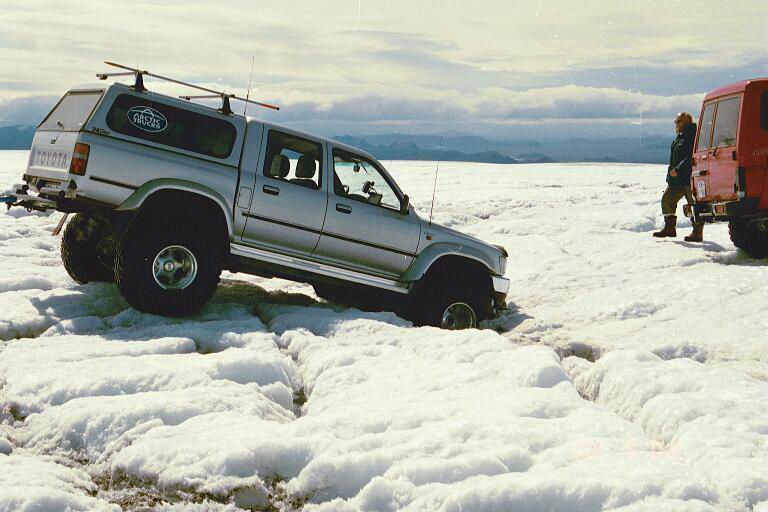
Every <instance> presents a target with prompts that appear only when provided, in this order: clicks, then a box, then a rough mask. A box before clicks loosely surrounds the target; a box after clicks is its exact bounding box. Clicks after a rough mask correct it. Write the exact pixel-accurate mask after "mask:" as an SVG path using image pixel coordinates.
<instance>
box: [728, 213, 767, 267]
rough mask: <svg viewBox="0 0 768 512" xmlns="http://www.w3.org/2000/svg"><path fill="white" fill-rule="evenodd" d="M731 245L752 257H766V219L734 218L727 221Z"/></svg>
mask: <svg viewBox="0 0 768 512" xmlns="http://www.w3.org/2000/svg"><path fill="white" fill-rule="evenodd" d="M728 233H729V234H730V235H731V241H732V242H733V245H735V246H736V247H738V248H739V249H741V250H743V251H744V252H746V253H747V254H748V255H750V256H751V257H753V258H767V257H768V219H734V220H731V221H729V222H728Z"/></svg>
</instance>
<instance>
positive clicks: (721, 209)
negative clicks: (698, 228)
mask: <svg viewBox="0 0 768 512" xmlns="http://www.w3.org/2000/svg"><path fill="white" fill-rule="evenodd" d="M759 205H760V199H759V198H757V197H746V198H744V199H739V200H738V201H720V202H716V201H712V202H697V203H694V204H693V205H685V206H683V213H684V214H685V216H686V217H689V218H693V221H694V222H719V221H728V220H731V219H734V218H738V217H752V216H757V215H764V214H766V213H768V211H766V210H761V209H760V208H759Z"/></svg>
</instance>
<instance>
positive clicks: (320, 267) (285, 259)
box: [230, 243, 409, 294]
mask: <svg viewBox="0 0 768 512" xmlns="http://www.w3.org/2000/svg"><path fill="white" fill-rule="evenodd" d="M230 252H231V253H232V254H234V255H235V256H243V257H246V258H251V259H255V260H259V261H263V262H265V263H271V264H274V265H282V266H284V267H289V268H294V269H297V270H303V271H305V272H311V273H313V274H319V275H323V276H327V277H333V278H335V279H340V280H343V281H349V282H352V283H358V284H363V285H367V286H373V287H376V288H380V289H382V290H388V291H391V292H396V293H403V294H407V293H408V290H409V289H408V288H407V287H405V286H403V285H402V284H401V283H399V282H398V281H394V280H392V279H386V278H383V277H376V276H371V275H368V274H363V273H362V272H355V271H354V270H346V269H340V268H336V267H332V266H330V265H324V264H322V263H316V262H314V261H307V260H304V259H301V258H294V257H292V256H284V255H282V254H275V253H273V252H268V251H262V250H261V249H256V248H254V247H249V246H247V245H241V244H235V243H233V244H230Z"/></svg>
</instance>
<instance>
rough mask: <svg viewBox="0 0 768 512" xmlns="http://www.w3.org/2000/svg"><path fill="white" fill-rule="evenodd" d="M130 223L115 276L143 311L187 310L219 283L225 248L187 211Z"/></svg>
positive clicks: (200, 302)
mask: <svg viewBox="0 0 768 512" xmlns="http://www.w3.org/2000/svg"><path fill="white" fill-rule="evenodd" d="M139 220H141V222H140V223H139V224H138V225H136V226H133V227H131V228H130V229H129V230H128V231H127V233H126V234H125V236H124V237H123V239H122V240H121V243H120V246H119V248H118V252H117V257H116V258H115V280H116V282H117V287H118V288H119V289H120V293H121V294H122V295H123V297H124V298H125V300H126V301H128V303H129V304H130V305H131V306H133V307H134V308H136V309H138V310H139V311H143V312H145V313H153V314H157V315H164V316H186V315H191V314H192V313H195V312H196V311H198V310H199V309H200V308H202V307H203V306H204V305H205V304H206V303H207V302H208V300H209V299H210V298H211V296H212V295H213V292H214V291H215V290H216V287H217V286H218V284H219V275H220V274H221V263H222V256H223V248H222V247H221V244H218V243H216V240H218V239H219V237H218V236H216V233H211V228H209V227H207V226H205V225H201V224H199V223H197V222H195V221H194V220H192V219H189V218H186V217H173V218H171V219H167V220H165V221H164V222H162V224H160V225H151V223H150V222H149V221H150V219H148V218H144V219H139Z"/></svg>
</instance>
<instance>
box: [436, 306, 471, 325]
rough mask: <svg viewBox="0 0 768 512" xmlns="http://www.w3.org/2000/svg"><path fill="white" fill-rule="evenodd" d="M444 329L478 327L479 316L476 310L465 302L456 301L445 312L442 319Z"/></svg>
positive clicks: (441, 323)
mask: <svg viewBox="0 0 768 512" xmlns="http://www.w3.org/2000/svg"><path fill="white" fill-rule="evenodd" d="M440 327H441V328H442V329H448V330H449V331H456V330H459V329H471V328H473V327H477V317H476V316H475V311H474V310H473V309H472V308H471V307H470V306H469V304H466V303H464V302H454V303H453V304H451V305H450V306H448V307H447V308H445V311H444V312H443V318H442V319H441V321H440Z"/></svg>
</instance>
